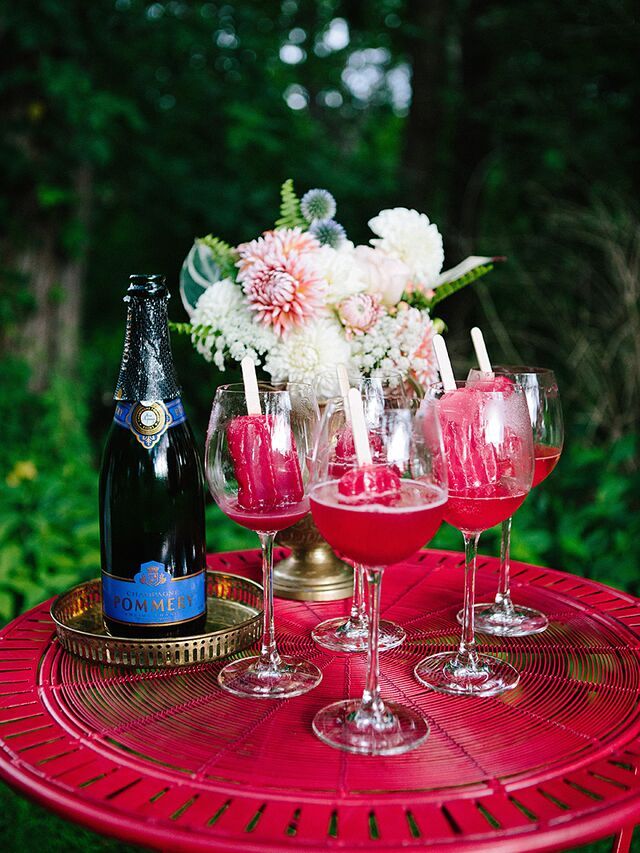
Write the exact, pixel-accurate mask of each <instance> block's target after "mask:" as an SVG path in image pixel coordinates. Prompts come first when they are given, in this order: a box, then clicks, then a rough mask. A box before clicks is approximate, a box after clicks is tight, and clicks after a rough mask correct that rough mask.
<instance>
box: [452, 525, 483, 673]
mask: <svg viewBox="0 0 640 853" xmlns="http://www.w3.org/2000/svg"><path fill="white" fill-rule="evenodd" d="M462 535H463V537H464V609H463V611H462V613H463V620H462V637H461V639H460V647H459V649H458V655H457V659H458V663H459V664H460V665H461V666H464V667H465V668H468V669H477V667H478V655H477V653H476V637H475V625H474V610H473V605H474V603H475V597H476V557H477V554H478V540H479V539H480V534H479V533H463V534H462Z"/></svg>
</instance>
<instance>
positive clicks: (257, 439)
mask: <svg viewBox="0 0 640 853" xmlns="http://www.w3.org/2000/svg"><path fill="white" fill-rule="evenodd" d="M242 375H243V380H244V388H245V397H246V401H247V412H248V414H246V415H238V416H237V417H235V418H233V420H232V421H231V423H230V424H229V426H228V427H227V443H228V446H229V453H230V454H231V459H232V461H233V467H234V473H235V476H236V480H237V481H238V506H239V507H240V508H241V509H244V510H248V511H250V512H266V511H269V510H273V509H276V508H279V507H283V506H287V505H289V504H293V503H297V502H298V501H301V500H302V499H303V497H304V487H303V485H302V475H301V473H300V465H299V463H298V456H297V453H296V445H295V440H294V437H293V433H292V432H291V427H290V426H289V421H288V419H287V418H286V417H285V416H284V415H278V414H275V415H263V414H262V410H261V407H260V395H259V393H258V383H257V380H256V371H255V365H254V364H253V361H252V360H251V359H250V358H244V359H243V360H242Z"/></svg>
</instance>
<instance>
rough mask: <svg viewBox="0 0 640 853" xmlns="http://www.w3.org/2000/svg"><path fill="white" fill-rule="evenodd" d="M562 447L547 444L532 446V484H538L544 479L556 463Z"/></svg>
mask: <svg viewBox="0 0 640 853" xmlns="http://www.w3.org/2000/svg"><path fill="white" fill-rule="evenodd" d="M561 450H562V448H560V447H550V446H549V445H547V444H536V445H534V448H533V455H534V465H533V483H532V486H538V485H539V484H540V483H541V482H542V481H543V480H546V479H547V477H548V476H549V474H550V473H551V472H552V471H553V469H554V468H555V467H556V465H557V464H558V460H559V459H560V453H561Z"/></svg>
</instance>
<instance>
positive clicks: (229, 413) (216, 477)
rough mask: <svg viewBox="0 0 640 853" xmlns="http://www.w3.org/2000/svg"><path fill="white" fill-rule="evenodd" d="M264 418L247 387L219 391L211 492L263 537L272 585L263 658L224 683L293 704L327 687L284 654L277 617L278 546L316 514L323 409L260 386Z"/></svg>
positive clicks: (237, 665)
mask: <svg viewBox="0 0 640 853" xmlns="http://www.w3.org/2000/svg"><path fill="white" fill-rule="evenodd" d="M259 399H260V407H261V412H262V414H259V415H256V414H251V415H249V414H247V402H246V398H245V392H244V386H243V385H222V386H221V387H220V388H218V390H217V391H216V394H215V397H214V400H213V406H212V408H211V417H210V419H209V429H208V431H207V440H206V452H205V471H206V476H207V482H208V484H209V489H210V490H211V494H212V495H213V498H214V500H215V501H216V503H217V504H218V506H219V507H220V508H221V509H222V511H223V512H224V513H225V514H226V515H227V516H229V518H231V519H233V521H235V522H237V523H238V524H241V525H242V526H243V527H248V528H249V529H251V530H255V531H256V533H257V534H258V537H259V539H260V545H261V548H262V578H263V586H264V617H263V634H262V645H261V648H260V654H259V655H258V656H257V657H249V658H242V659H240V660H236V661H233V662H232V663H229V664H227V665H226V666H225V667H224V668H223V669H222V670H221V671H220V673H219V675H218V681H219V683H220V685H221V687H223V688H224V689H225V690H228V691H229V692H230V693H234V694H235V695H237V696H247V697H256V698H264V699H286V698H289V697H291V696H298V695H299V694H301V693H306V692H307V691H308V690H311V689H312V688H314V687H315V686H316V685H317V684H319V683H320V681H321V679H322V674H321V672H320V670H319V669H318V668H317V667H316V666H314V665H313V664H312V663H309V662H308V661H305V660H300V659H298V658H294V657H285V656H283V655H281V654H280V653H279V651H278V648H277V646H276V639H275V626H274V613H273V542H274V538H275V535H276V533H277V532H278V531H280V530H284V529H285V528H286V527H290V526H291V525H292V524H295V523H296V522H297V521H300V519H302V518H304V516H305V515H306V514H307V513H308V511H309V498H308V493H307V492H308V480H309V470H308V462H309V459H310V457H311V453H312V446H313V435H314V432H315V429H316V427H317V425H318V410H317V404H316V403H315V396H314V395H313V392H312V391H311V389H310V388H309V389H305V388H304V387H302V386H300V385H296V386H295V387H292V388H291V390H290V391H281V390H274V389H271V388H269V387H268V386H260V391H259Z"/></svg>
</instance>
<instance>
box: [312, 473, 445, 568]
mask: <svg viewBox="0 0 640 853" xmlns="http://www.w3.org/2000/svg"><path fill="white" fill-rule="evenodd" d="M445 503H446V495H445V493H444V491H443V490H442V489H440V488H438V487H436V486H432V485H429V484H425V483H420V482H418V481H415V480H401V481H400V494H399V496H398V497H397V499H396V500H395V501H394V503H393V504H391V505H385V504H382V503H378V502H375V501H373V502H370V503H369V502H367V503H364V504H363V503H357V502H350V501H349V500H347V499H345V497H344V496H343V495H341V494H340V493H339V491H338V481H336V480H331V481H329V482H326V483H322V484H320V485H318V486H316V488H315V489H314V490H313V493H312V495H311V511H312V513H313V519H314V521H315V523H316V524H317V526H318V529H319V530H320V532H321V533H322V535H323V536H324V537H325V539H326V540H327V541H328V542H329V544H330V545H331V547H332V548H334V549H335V550H336V551H338V552H339V553H340V554H344V555H345V556H346V557H348V558H349V559H350V560H353V561H354V562H357V563H361V564H362V565H364V566H388V565H391V564H393V563H399V562H401V561H402V560H405V559H406V558H407V557H410V556H411V555H412V554H415V552H416V551H418V550H419V549H420V548H421V547H422V546H423V545H424V544H425V542H428V541H429V540H430V539H432V538H433V536H434V535H435V533H436V531H437V529H438V527H439V526H440V523H441V521H442V514H443V510H444V507H445Z"/></svg>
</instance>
